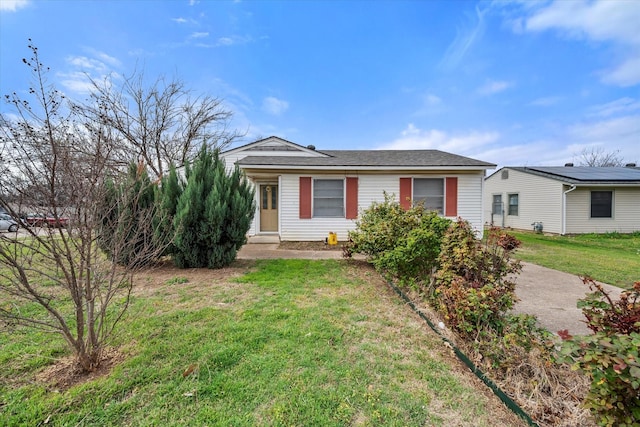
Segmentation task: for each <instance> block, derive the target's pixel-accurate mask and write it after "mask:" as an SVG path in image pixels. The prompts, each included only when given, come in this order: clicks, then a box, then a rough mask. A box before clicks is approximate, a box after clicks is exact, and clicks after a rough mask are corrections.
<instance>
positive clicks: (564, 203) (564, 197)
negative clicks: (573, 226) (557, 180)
mask: <svg viewBox="0 0 640 427" xmlns="http://www.w3.org/2000/svg"><path fill="white" fill-rule="evenodd" d="M575 189H576V186H575V185H573V184H572V185H571V188H569V189H568V190H567V191H565V192H563V193H562V233H560V234H561V235H563V236H564V235H565V234H567V194H569V193H571V192H572V191H573V190H575Z"/></svg>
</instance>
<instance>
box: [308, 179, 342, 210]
mask: <svg viewBox="0 0 640 427" xmlns="http://www.w3.org/2000/svg"><path fill="white" fill-rule="evenodd" d="M313 216H314V217H315V218H344V216H345V215H344V180H343V179H314V180H313Z"/></svg>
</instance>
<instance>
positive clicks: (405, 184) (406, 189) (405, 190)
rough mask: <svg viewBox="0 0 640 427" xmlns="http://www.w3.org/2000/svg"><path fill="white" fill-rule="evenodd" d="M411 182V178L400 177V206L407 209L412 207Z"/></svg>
mask: <svg viewBox="0 0 640 427" xmlns="http://www.w3.org/2000/svg"><path fill="white" fill-rule="evenodd" d="M411 183H412V181H411V178H400V206H402V208H403V209H405V210H406V209H410V208H411V199H412V190H411Z"/></svg>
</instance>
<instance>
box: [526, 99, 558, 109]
mask: <svg viewBox="0 0 640 427" xmlns="http://www.w3.org/2000/svg"><path fill="white" fill-rule="evenodd" d="M560 101H562V97H561V96H546V97H543V98H537V99H534V100H533V101H531V102H530V103H529V105H532V106H534V107H550V106H551V105H555V104H557V103H558V102H560Z"/></svg>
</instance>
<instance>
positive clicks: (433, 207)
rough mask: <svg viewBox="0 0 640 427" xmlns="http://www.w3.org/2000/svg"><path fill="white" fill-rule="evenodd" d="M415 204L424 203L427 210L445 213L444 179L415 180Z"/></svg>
mask: <svg viewBox="0 0 640 427" xmlns="http://www.w3.org/2000/svg"><path fill="white" fill-rule="evenodd" d="M413 202H414V203H421V202H422V203H424V207H425V209H428V210H430V211H436V212H438V213H439V214H442V213H443V212H444V179H443V178H415V179H414V180H413Z"/></svg>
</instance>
